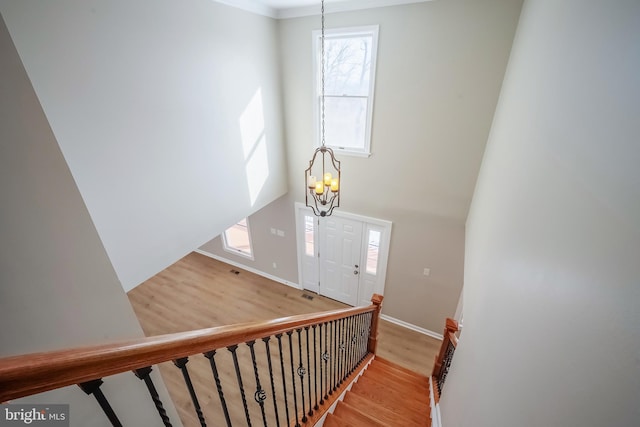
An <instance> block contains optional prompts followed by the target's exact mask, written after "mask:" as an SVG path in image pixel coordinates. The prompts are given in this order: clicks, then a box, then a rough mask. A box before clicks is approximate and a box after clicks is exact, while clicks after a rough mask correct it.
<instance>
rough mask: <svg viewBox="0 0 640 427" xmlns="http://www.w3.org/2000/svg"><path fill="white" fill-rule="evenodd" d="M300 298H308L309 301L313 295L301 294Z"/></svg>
mask: <svg viewBox="0 0 640 427" xmlns="http://www.w3.org/2000/svg"><path fill="white" fill-rule="evenodd" d="M302 298H304V299H308V300H309V301H311V300H312V299H313V296H311V295H309V294H302Z"/></svg>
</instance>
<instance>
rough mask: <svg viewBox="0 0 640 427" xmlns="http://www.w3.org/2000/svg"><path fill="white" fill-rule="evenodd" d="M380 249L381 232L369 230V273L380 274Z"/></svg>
mask: <svg viewBox="0 0 640 427" xmlns="http://www.w3.org/2000/svg"><path fill="white" fill-rule="evenodd" d="M379 248H380V232H379V231H374V230H369V245H368V246H367V273H369V274H373V275H375V274H377V273H378V249H379Z"/></svg>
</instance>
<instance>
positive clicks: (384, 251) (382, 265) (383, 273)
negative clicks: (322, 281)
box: [294, 202, 393, 295]
mask: <svg viewBox="0 0 640 427" xmlns="http://www.w3.org/2000/svg"><path fill="white" fill-rule="evenodd" d="M294 206H295V218H296V249H297V258H298V283H299V284H300V287H302V288H303V289H304V277H303V256H304V254H305V236H304V233H302V232H301V230H302V229H303V228H302V227H303V225H304V224H303V220H304V219H303V215H300V212H301V211H303V212H306V213H309V214H311V215H313V211H312V210H311V209H309V208H308V207H307V206H305V205H304V204H303V203H300V202H295V203H294ZM313 216H314V218H317V217H315V215H313ZM332 216H336V217H339V218H344V219H349V220H353V221H360V222H362V223H363V225H364V227H363V233H362V251H363V254H365V256H366V251H367V248H368V241H367V239H368V235H369V233H368V230H369V229H370V227H371V226H373V227H375V228H379V229H383V230H384V233H383V235H382V237H381V239H380V246H379V252H378V270H377V272H376V275H377V276H378V277H379V278H380V280H379V281H378V283H377V284H376V287H375V289H374V292H375V293H377V294H380V295H384V289H385V285H386V279H387V264H388V261H389V249H390V246H391V231H392V226H393V223H392V222H391V221H387V220H383V219H379V218H373V217H369V216H364V215H359V214H354V213H350V212H345V211H342V210H340V211H334V212H333V214H332ZM317 223H318V222H317V221H316V222H315V224H317ZM319 239H320V235H319V231H318V227H315V228H314V248H315V253H316V262H317V268H318V279H319V277H320V272H319V269H320V262H319V261H318V257H317V252H318V249H319V247H320V245H319Z"/></svg>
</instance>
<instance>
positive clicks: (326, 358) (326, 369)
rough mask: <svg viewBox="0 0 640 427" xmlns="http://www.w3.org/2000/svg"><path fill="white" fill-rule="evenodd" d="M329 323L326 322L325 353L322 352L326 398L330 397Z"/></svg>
mask: <svg viewBox="0 0 640 427" xmlns="http://www.w3.org/2000/svg"><path fill="white" fill-rule="evenodd" d="M328 329H329V323H328V322H325V324H324V353H322V360H324V399H325V400H327V398H328V397H329V357H331V356H330V355H329V347H328V345H329V344H328V341H327V335H328Z"/></svg>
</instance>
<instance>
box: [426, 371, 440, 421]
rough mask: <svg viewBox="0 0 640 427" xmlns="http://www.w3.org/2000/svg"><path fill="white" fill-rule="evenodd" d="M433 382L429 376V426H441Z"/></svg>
mask: <svg viewBox="0 0 640 427" xmlns="http://www.w3.org/2000/svg"><path fill="white" fill-rule="evenodd" d="M434 387H435V384H434V383H433V378H429V404H430V406H431V427H442V420H441V419H440V405H439V404H437V403H436V398H435V390H434Z"/></svg>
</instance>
